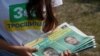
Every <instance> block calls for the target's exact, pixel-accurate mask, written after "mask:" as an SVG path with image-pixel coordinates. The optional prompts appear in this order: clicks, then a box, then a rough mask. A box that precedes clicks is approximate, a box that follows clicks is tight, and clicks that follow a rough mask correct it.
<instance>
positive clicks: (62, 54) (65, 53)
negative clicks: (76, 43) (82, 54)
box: [61, 51, 71, 56]
mask: <svg viewBox="0 0 100 56" xmlns="http://www.w3.org/2000/svg"><path fill="white" fill-rule="evenodd" d="M61 56H71V54H70V52H69V51H65V52H63V53H61Z"/></svg>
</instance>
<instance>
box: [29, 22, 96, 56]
mask: <svg viewBox="0 0 100 56" xmlns="http://www.w3.org/2000/svg"><path fill="white" fill-rule="evenodd" d="M44 35H45V34H44ZM33 42H34V43H35V44H32V43H33ZM33 42H31V43H29V44H31V45H33V47H35V48H38V52H36V53H33V56H60V53H62V52H64V51H66V50H68V51H70V52H71V53H78V52H81V51H84V50H87V49H90V48H95V47H96V43H95V39H94V36H87V35H86V34H84V33H83V32H81V31H80V30H79V29H78V28H76V27H75V26H73V25H70V24H68V23H63V24H61V25H59V26H58V27H57V28H56V29H55V30H54V31H53V32H52V33H51V34H49V35H48V36H43V38H40V39H38V40H35V41H33Z"/></svg>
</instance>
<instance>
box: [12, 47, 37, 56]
mask: <svg viewBox="0 0 100 56" xmlns="http://www.w3.org/2000/svg"><path fill="white" fill-rule="evenodd" d="M12 50H13V51H12V52H13V53H15V54H16V55H17V56H32V53H33V52H36V51H37V49H36V48H31V47H25V46H13V49H12Z"/></svg>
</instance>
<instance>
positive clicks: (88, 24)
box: [57, 0, 100, 56]
mask: <svg viewBox="0 0 100 56" xmlns="http://www.w3.org/2000/svg"><path fill="white" fill-rule="evenodd" d="M57 11H58V12H57V15H58V18H59V24H60V23H63V22H68V23H73V24H74V25H75V26H76V27H78V28H79V29H80V30H81V31H83V32H84V33H86V34H87V35H94V36H95V39H96V42H97V47H96V48H94V49H89V50H86V51H83V52H80V53H79V54H80V56H100V0H64V4H63V5H62V6H60V7H58V8H57Z"/></svg>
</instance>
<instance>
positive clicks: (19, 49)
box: [0, 39, 36, 56]
mask: <svg viewBox="0 0 100 56" xmlns="http://www.w3.org/2000/svg"><path fill="white" fill-rule="evenodd" d="M0 49H3V50H6V51H9V52H11V53H14V54H16V55H18V56H32V52H35V51H36V49H33V48H31V47H24V46H13V45H10V44H8V43H7V42H6V41H4V40H2V39H0Z"/></svg>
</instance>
